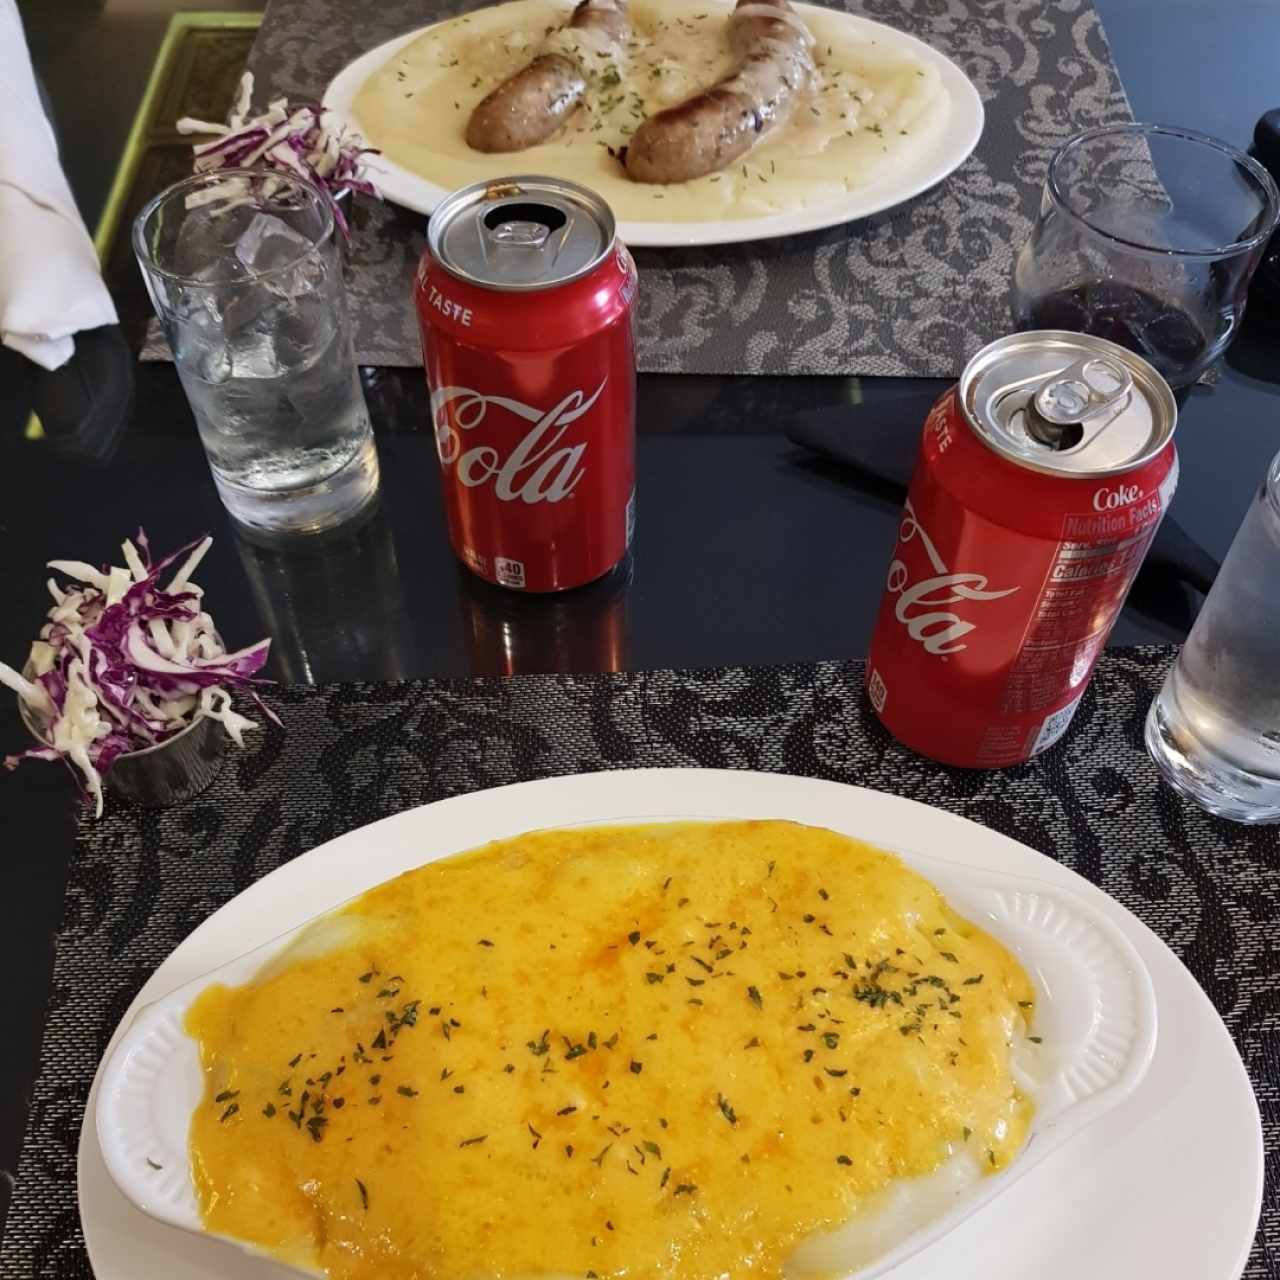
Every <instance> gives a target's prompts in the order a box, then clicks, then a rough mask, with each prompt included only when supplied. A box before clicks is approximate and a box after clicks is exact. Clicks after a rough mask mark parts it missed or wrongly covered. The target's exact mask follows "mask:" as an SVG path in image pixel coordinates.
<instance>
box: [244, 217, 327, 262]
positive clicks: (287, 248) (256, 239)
mask: <svg viewBox="0 0 1280 1280" xmlns="http://www.w3.org/2000/svg"><path fill="white" fill-rule="evenodd" d="M311 247H312V245H311V241H310V240H308V239H307V238H306V236H301V235H299V234H298V233H297V232H296V231H295V230H294V229H293V228H292V227H291V226H290V225H289V224H288V223H287V222H285V221H284V220H283V219H282V218H277V217H276V216H275V215H274V214H271V213H256V214H254V216H253V221H252V222H250V223H249V225H248V227H247V228H246V229H245V232H244V234H243V235H242V236H241V237H240V238H239V240H237V241H236V257H237V258H239V259H240V261H241V262H242V263H244V265H245V266H246V267H248V268H249V269H250V270H252V271H275V270H278V269H279V268H280V267H288V266H291V265H292V264H293V263H295V262H298V261H299V260H300V259H302V258H304V257H306V255H307V254H308V253H309V252H310V250H311Z"/></svg>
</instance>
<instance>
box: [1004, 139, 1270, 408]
mask: <svg viewBox="0 0 1280 1280" xmlns="http://www.w3.org/2000/svg"><path fill="white" fill-rule="evenodd" d="M1278 217H1280V196H1278V195H1277V192H1276V184H1275V182H1274V181H1273V180H1272V178H1271V175H1270V174H1269V173H1267V171H1266V170H1265V169H1264V168H1263V167H1262V166H1261V165H1260V164H1259V163H1258V162H1257V161H1256V160H1254V159H1252V158H1251V157H1250V156H1247V155H1245V154H1244V152H1242V151H1238V150H1236V148H1234V147H1232V146H1230V145H1229V144H1227V143H1225V142H1221V141H1219V140H1218V139H1216V138H1211V137H1209V136H1208V135H1207V134H1203V133H1196V132H1195V131H1193V130H1191V129H1175V128H1169V127H1166V126H1163V125H1150V124H1128V125H1108V126H1104V127H1102V128H1099V129H1090V130H1088V131H1087V132H1085V133H1082V134H1079V135H1078V136H1076V137H1074V138H1072V139H1071V140H1070V141H1069V142H1067V143H1066V144H1065V145H1064V146H1062V147H1061V148H1059V150H1058V151H1057V153H1056V154H1055V155H1054V157H1053V159H1052V160H1051V161H1050V162H1049V170H1048V174H1047V176H1046V179H1045V188H1044V196H1043V199H1042V200H1041V204H1040V216H1039V217H1038V218H1037V220H1036V223H1035V226H1034V227H1033V228H1032V231H1031V237H1030V239H1029V240H1028V241H1027V243H1026V244H1025V245H1024V246H1023V248H1022V251H1021V253H1020V254H1019V255H1018V259H1017V263H1016V265H1015V268H1014V313H1015V314H1014V319H1015V323H1016V324H1017V326H1018V328H1020V329H1069V330H1072V331H1074V332H1077V333H1090V334H1094V335H1096V336H1097V337H1101V338H1109V339H1110V340H1111V341H1112V342H1118V343H1120V344H1121V345H1122V346H1125V347H1128V348H1129V349H1130V350H1132V351H1136V352H1137V353H1138V354H1139V355H1141V356H1144V357H1145V358H1146V359H1147V360H1149V361H1150V362H1151V363H1152V364H1153V365H1155V367H1156V368H1157V369H1158V370H1159V371H1160V372H1161V373H1162V374H1163V375H1164V377H1165V378H1166V380H1167V381H1168V382H1169V384H1170V385H1171V386H1173V387H1184V386H1188V385H1190V384H1191V383H1193V382H1195V381H1196V379H1197V378H1199V376H1200V375H1201V374H1202V373H1203V372H1204V370H1205V369H1206V368H1208V366H1209V365H1211V364H1212V363H1213V362H1214V361H1215V360H1216V359H1217V358H1218V357H1219V356H1220V355H1221V354H1222V353H1223V352H1224V351H1225V350H1226V349H1227V347H1228V346H1229V345H1230V343H1231V340H1232V338H1234V337H1235V334H1236V331H1237V329H1238V328H1239V327H1240V321H1241V318H1242V317H1243V315H1244V306H1245V298H1246V295H1247V293H1248V290H1249V279H1250V277H1251V276H1252V275H1253V270H1254V267H1256V266H1257V264H1258V259H1259V257H1260V256H1261V254H1262V251H1263V249H1264V248H1265V247H1266V243H1267V239H1268V237H1269V236H1270V234H1271V232H1272V230H1273V229H1274V228H1275V226H1276V221H1277V218H1278Z"/></svg>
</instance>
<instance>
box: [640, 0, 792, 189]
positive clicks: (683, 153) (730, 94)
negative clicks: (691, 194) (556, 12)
mask: <svg viewBox="0 0 1280 1280" xmlns="http://www.w3.org/2000/svg"><path fill="white" fill-rule="evenodd" d="M769 10H773V11H774V12H776V14H777V15H778V16H776V17H775V16H773V14H771V13H770V12H769ZM729 44H730V48H732V50H733V51H734V53H736V54H737V55H738V66H737V69H736V70H735V71H734V72H733V73H732V74H731V75H728V76H726V77H725V78H724V79H723V80H721V81H719V82H718V83H717V84H714V85H712V87H711V88H710V89H705V90H703V91H702V92H701V93H697V94H695V95H694V96H693V97H692V98H687V99H686V100H685V101H684V102H681V103H678V104H677V105H676V106H674V107H668V108H667V109H666V110H665V111H659V112H658V114H657V115H655V116H651V117H650V118H649V119H648V120H646V121H645V122H644V124H642V125H641V126H640V128H639V129H637V130H636V133H635V136H634V137H633V138H632V139H631V141H630V143H629V144H628V146H627V157H626V167H627V174H628V176H629V177H631V178H633V179H635V181H637V182H685V181H687V180H688V179H690V178H701V177H702V176H703V175H704V174H708V173H714V172H715V171H716V170H717V169H723V168H724V167H725V165H727V164H731V163H732V162H733V161H734V160H736V159H738V157H739V156H742V155H745V154H746V152H748V151H749V150H750V149H751V147H752V146H754V145H755V143H756V141H757V140H758V139H759V138H760V136H761V135H762V134H764V133H766V132H767V131H768V130H769V129H772V128H773V127H774V125H776V124H778V123H779V122H780V121H781V120H783V119H785V118H786V115H787V113H788V112H789V111H790V109H791V105H792V102H793V101H794V99H795V97H796V95H797V94H798V93H799V92H800V91H801V90H802V89H804V88H806V87H807V86H808V85H809V83H810V82H811V80H812V79H813V76H814V64H813V55H812V53H811V52H810V48H811V46H812V44H813V38H812V36H810V35H809V32H808V30H807V29H806V28H805V26H804V24H803V23H802V22H801V20H800V19H799V18H798V17H797V16H796V15H795V13H794V12H793V11H792V8H791V5H790V4H789V3H788V2H787V0H738V4H737V7H736V8H735V9H734V11H733V13H732V15H731V16H730V18H729Z"/></svg>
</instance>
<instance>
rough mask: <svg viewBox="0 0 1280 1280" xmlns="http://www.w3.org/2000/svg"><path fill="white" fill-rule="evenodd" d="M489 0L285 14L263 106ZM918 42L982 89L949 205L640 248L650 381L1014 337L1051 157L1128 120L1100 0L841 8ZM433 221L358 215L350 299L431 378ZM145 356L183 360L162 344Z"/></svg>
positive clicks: (377, 343) (861, 362)
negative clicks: (428, 285)
mask: <svg viewBox="0 0 1280 1280" xmlns="http://www.w3.org/2000/svg"><path fill="white" fill-rule="evenodd" d="M484 2H485V0H378V2H377V3H376V4H370V3H366V0H270V3H269V4H268V6H267V12H266V16H265V18H264V20H263V24H262V29H261V31H260V32H259V35H258V39H257V42H256V44H255V45H254V49H253V53H252V55H251V57H250V67H251V69H252V70H253V71H254V73H255V75H256V77H257V84H258V88H257V93H256V98H255V100H256V101H265V100H266V98H267V97H268V96H270V95H273V94H279V93H284V94H288V95H289V96H290V97H292V98H312V99H314V98H319V97H320V96H321V95H322V94H323V92H324V90H325V87H326V86H327V85H328V83H329V81H330V80H331V79H332V78H333V76H334V75H335V74H336V73H337V72H338V71H340V70H341V69H342V68H343V67H344V66H345V65H346V64H347V63H348V62H350V61H351V60H352V59H353V58H355V57H356V56H357V55H358V54H361V53H364V52H366V51H368V50H369V49H372V48H374V47H376V46H377V45H379V44H382V43H383V42H384V41H386V40H388V39H390V38H391V37H392V36H396V35H400V34H401V33H403V32H406V31H411V30H413V29H415V28H416V27H420V26H423V25H424V24H426V23H428V22H431V21H433V20H436V19H438V18H442V17H447V16H449V15H450V14H452V13H457V12H460V11H463V10H470V9H475V8H479V7H481V5H482V4H483V3H484ZM828 2H829V3H831V6H832V7H834V8H843V9H847V10H848V11H850V12H853V13H858V14H862V15H864V16H866V17H869V18H874V19H878V20H880V21H883V22H887V23H889V24H890V25H891V26H895V27H898V28H900V29H902V30H905V31H909V32H910V33H911V34H913V35H916V36H919V37H920V38H921V39H922V40H924V41H926V42H927V43H928V44H930V45H932V46H933V47H934V48H935V49H938V50H940V51H941V52H942V53H945V54H947V55H948V56H949V57H950V58H952V59H954V60H955V61H956V62H957V63H958V64H959V65H960V66H961V67H962V68H963V69H964V71H965V72H966V74H967V75H968V76H969V77H970V79H971V80H972V81H973V82H974V84H975V85H976V86H977V88H978V91H979V93H980V94H981V95H982V99H983V103H984V106H985V108H986V128H985V131H984V133H983V137H982V140H981V142H980V143H979V144H978V148H977V150H976V151H975V152H974V154H973V155H972V156H971V157H970V158H969V160H968V161H966V163H965V164H964V165H962V166H961V168H960V169H959V170H958V171H957V172H956V173H954V174H953V175H952V176H951V177H950V178H948V179H947V180H946V181H945V182H943V183H941V184H940V185H939V186H937V187H936V188H935V189H934V190H933V191H931V192H928V193H926V194H925V195H923V196H920V197H918V198H917V199H915V200H912V201H910V202H908V203H907V204H906V205H903V206H900V207H899V208H898V209H896V210H893V211H890V212H888V213H885V214H881V215H879V216H877V217H873V218H868V219H865V220H863V221H861V222H857V223H854V224H851V225H848V226H844V227H836V228H832V229H829V230H827V231H819V232H813V233H811V234H806V235H801V236H791V237H787V238H784V239H779V240H768V241H761V242H759V243H756V244H745V245H725V246H719V247H711V248H700V249H642V250H639V251H638V252H637V253H636V258H637V261H638V262H639V264H640V293H639V298H638V300H637V303H636V308H637V310H636V339H637V355H638V360H639V365H640V369H641V370H642V371H643V372H665V373H734V374H742V373H772V374H823V373H825V374H878V375H906V376H921V377H954V376H956V375H958V374H959V372H960V370H961V369H962V368H963V367H964V363H965V361H966V359H968V357H969V356H970V355H972V354H973V352H975V351H976V350H977V349H978V348H979V347H981V346H983V345H984V344H985V343H987V342H989V341H991V340H992V339H993V338H997V337H999V336H1000V335H1001V334H1003V333H1006V332H1008V330H1009V328H1010V324H1011V317H1010V282H1011V279H1012V273H1013V256H1014V251H1015V249H1016V248H1017V247H1019V246H1021V244H1022V242H1023V241H1024V240H1025V239H1026V237H1027V234H1028V232H1029V231H1030V229H1031V223H1032V220H1033V219H1034V217H1035V214H1036V210H1037V208H1038V206H1039V201H1040V190H1041V186H1042V184H1043V181H1044V174H1045V168H1046V165H1047V163H1048V160H1049V157H1050V155H1051V154H1052V153H1053V151H1054V149H1055V148H1056V147H1057V146H1058V145H1059V144H1060V143H1062V142H1064V141H1066V139H1067V138H1069V137H1070V136H1071V135H1072V134H1074V133H1077V132H1079V131H1080V130H1081V129H1085V128H1089V127H1091V126H1093V125H1097V124H1103V123H1111V122H1116V121H1121V120H1130V119H1132V115H1131V113H1130V111H1129V106H1128V102H1127V100H1126V99H1125V96H1124V92H1123V90H1122V89H1121V87H1120V82H1119V80H1118V78H1117V76H1116V72H1115V67H1114V65H1113V63H1112V60H1111V53H1110V50H1109V48H1108V46H1107V40H1106V36H1105V34H1104V33H1103V30H1102V25H1101V23H1100V21H1099V19H1098V15H1097V14H1096V13H1095V12H1094V10H1093V8H1092V7H1091V6H1090V4H1089V0H946V3H940V2H939V0H828ZM424 227H425V220H424V219H423V218H422V217H421V215H418V214H411V213H408V212H406V211H404V210H401V209H397V208H394V207H392V206H389V205H388V206H381V207H380V206H376V205H373V204H371V203H370V202H367V201H360V202H359V208H358V209H357V212H356V217H355V228H354V233H353V236H352V240H351V245H350V249H351V253H350V259H349V261H350V271H349V273H348V291H349V294H350V298H351V304H352V312H353V316H354V320H355V341H356V358H357V359H358V361H359V362H360V363H361V364H370V365H420V364H421V363H422V353H421V349H420V347H419V339H418V330H417V322H416V320H415V318H414V315H413V310H412V306H411V303H410V291H411V286H412V281H413V272H414V268H415V266H416V265H417V261H418V258H419V256H420V254H421V252H422V246H423V241H424V236H423V231H424ZM151 333H152V336H151V339H150V340H149V342H148V344H147V346H146V348H145V349H144V352H143V358H144V359H147V358H157V359H158V358H168V352H167V348H166V347H165V346H164V344H163V342H162V341H161V340H159V338H158V334H157V332H156V330H155V329H154V326H153V329H152V331H151Z"/></svg>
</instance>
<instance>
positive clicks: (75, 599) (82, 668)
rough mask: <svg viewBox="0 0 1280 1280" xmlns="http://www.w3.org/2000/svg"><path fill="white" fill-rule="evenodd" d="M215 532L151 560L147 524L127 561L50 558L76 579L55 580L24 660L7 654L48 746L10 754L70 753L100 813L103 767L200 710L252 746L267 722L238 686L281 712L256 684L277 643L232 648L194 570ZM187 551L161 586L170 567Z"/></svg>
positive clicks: (10, 672)
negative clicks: (242, 703) (239, 705)
mask: <svg viewBox="0 0 1280 1280" xmlns="http://www.w3.org/2000/svg"><path fill="white" fill-rule="evenodd" d="M212 542H213V540H212V539H211V538H207V537H206V538H203V539H201V540H200V541H199V542H196V543H192V544H191V546H190V547H186V548H183V550H182V551H180V552H176V553H175V554H174V555H172V556H170V557H168V558H166V559H164V560H162V561H161V562H160V563H159V564H157V565H154V566H153V565H152V563H151V557H150V553H149V552H148V550H147V544H146V541H145V536H144V535H142V534H141V533H140V534H139V539H138V544H140V545H138V544H135V543H134V542H131V541H126V542H125V543H124V544H123V546H122V548H121V550H122V552H123V555H124V561H125V563H124V566H109V567H107V568H103V569H98V568H95V567H94V566H93V565H91V564H86V563H85V562H84V561H82V560H51V561H50V562H49V567H50V568H51V569H54V570H56V571H57V572H58V573H61V574H62V575H63V576H64V577H66V578H69V579H70V580H71V582H72V584H73V585H71V586H69V587H66V588H64V587H62V586H60V585H59V584H58V583H57V582H56V581H55V580H54V579H52V578H51V579H50V580H49V583H48V586H49V594H50V596H51V597H52V598H53V605H52V607H51V608H50V609H49V612H48V614H47V615H46V621H45V624H44V626H43V627H42V628H41V630H40V634H39V636H38V637H37V639H36V640H35V641H34V642H33V644H32V646H31V652H30V655H29V656H28V658H27V664H26V667H25V669H24V671H22V672H19V671H15V670H14V669H13V668H12V667H9V666H6V665H5V664H4V663H2V662H0V684H3V685H5V686H7V687H8V688H10V689H12V690H13V691H14V692H15V693H16V694H17V695H18V697H19V698H20V699H22V701H23V702H24V703H25V704H26V705H27V707H28V708H29V709H30V713H31V718H32V721H33V723H34V725H35V726H36V728H37V731H38V736H39V737H40V738H41V740H42V741H43V743H44V746H42V747H40V748H36V749H34V750H31V751H26V752H21V753H19V754H18V755H16V756H10V757H8V758H7V759H6V760H5V764H6V765H8V766H9V767H10V768H12V767H14V766H15V765H16V764H17V763H18V762H19V760H21V759H23V758H31V757H36V758H40V759H57V758H61V759H63V760H66V761H68V762H69V763H70V764H71V765H72V766H73V767H74V768H75V770H76V771H77V772H78V773H79V775H80V777H81V779H82V781H83V784H84V788H85V791H86V792H87V793H88V794H89V795H90V796H91V797H92V799H93V804H94V812H95V815H99V816H100V815H101V813H102V804H103V797H102V774H103V772H104V771H105V770H107V769H109V768H110V766H111V764H112V763H113V762H114V761H115V760H116V759H118V758H119V757H120V756H121V755H125V754H128V753H130V752H133V751H138V750H142V749H144V748H146V747H150V746H154V745H157V744H159V743H162V742H164V741H165V740H166V739H168V738H170V737H172V736H173V735H174V734H176V733H179V732H181V731H182V730H183V729H186V728H188V727H190V725H192V724H193V723H194V722H195V720H196V719H198V718H201V717H203V718H206V719H210V720H217V721H219V722H221V724H222V725H223V727H224V728H225V729H226V732H227V735H228V736H229V737H230V738H231V739H232V740H233V741H234V742H235V743H236V744H237V745H238V746H243V745H244V732H245V730H246V729H255V728H257V727H258V725H257V722H255V721H253V720H250V719H249V718H248V717H247V716H244V715H241V714H240V713H239V712H237V711H236V710H234V709H233V707H232V705H231V704H232V697H231V689H232V688H239V689H242V690H244V691H246V692H247V693H248V694H249V696H250V697H251V698H253V699H254V701H255V702H257V704H258V706H259V707H260V708H261V710H262V711H263V713H264V714H265V715H267V716H268V717H269V718H271V719H272V720H273V721H275V722H276V723H277V724H278V723H279V719H278V717H276V716H275V714H274V712H272V711H271V710H270V708H269V707H267V706H266V704H265V703H263V702H262V700H261V699H260V698H259V697H258V695H257V694H256V693H255V692H254V689H253V686H254V685H255V684H257V683H260V681H259V680H258V679H257V678H256V677H257V672H258V671H260V670H261V668H262V665H263V663H265V662H266V659H267V652H268V649H269V647H270V643H271V642H270V641H269V640H261V641H259V642H258V643H257V644H252V645H248V646H246V647H245V648H243V649H239V650H237V651H236V652H234V653H228V652H227V650H226V648H225V646H224V645H223V643H222V640H221V638H220V637H219V635H218V632H217V629H216V628H215V627H214V625H213V619H212V618H211V617H210V615H209V613H208V612H207V611H206V610H205V609H204V608H203V598H204V592H203V590H202V589H201V588H200V587H199V586H197V585H196V584H195V583H194V582H192V581H191V575H192V574H193V573H194V572H195V570H196V569H197V568H198V567H199V565H200V562H201V561H202V560H203V559H204V557H205V555H206V554H207V553H208V550H209V548H210V546H211V545H212ZM184 554H185V559H184V560H183V562H182V564H181V565H180V567H179V568H178V570H177V572H176V573H174V574H173V576H172V578H171V579H170V581H169V584H168V586H166V587H161V586H160V585H159V578H160V576H161V575H162V573H163V572H164V571H165V570H167V569H168V568H169V567H170V566H171V565H172V564H174V563H175V562H177V561H178V559H179V558H180V557H182V556H183V555H184Z"/></svg>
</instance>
